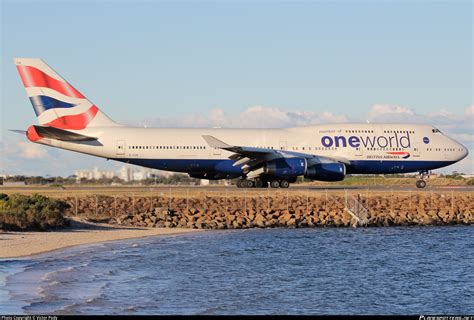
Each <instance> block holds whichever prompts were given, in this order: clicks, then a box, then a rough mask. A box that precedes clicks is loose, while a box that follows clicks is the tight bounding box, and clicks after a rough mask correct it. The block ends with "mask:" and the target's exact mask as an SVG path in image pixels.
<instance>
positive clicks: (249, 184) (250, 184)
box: [245, 180, 255, 188]
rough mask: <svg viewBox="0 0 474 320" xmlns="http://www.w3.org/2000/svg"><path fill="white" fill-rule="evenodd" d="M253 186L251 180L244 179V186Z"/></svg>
mask: <svg viewBox="0 0 474 320" xmlns="http://www.w3.org/2000/svg"><path fill="white" fill-rule="evenodd" d="M254 186H255V184H254V182H253V181H252V180H245V187H247V188H253V187H254Z"/></svg>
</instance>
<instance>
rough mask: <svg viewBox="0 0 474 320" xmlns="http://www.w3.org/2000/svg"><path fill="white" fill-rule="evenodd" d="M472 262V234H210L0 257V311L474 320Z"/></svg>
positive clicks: (454, 230)
mask: <svg viewBox="0 0 474 320" xmlns="http://www.w3.org/2000/svg"><path fill="white" fill-rule="evenodd" d="M473 266H474V227H469V226H453V227H400V228H367V229H362V228H359V229H350V228H341V229H337V228H327V229H268V230H242V231H210V232H204V233H199V234H187V235H178V236H163V237H154V238H147V239H140V240H137V239H135V240H127V241H119V242H109V243H104V244H97V245H88V246H81V247H76V248H72V249H65V250H62V251H59V252H55V253H49V254H45V255H41V256H37V257H34V258H28V259H14V260H0V311H1V312H0V313H5V312H7V313H26V314H29V313H40V314H46V313H55V314H372V313H375V314H424V313H430V314H433V313H436V314H446V313H450V314H473V313H474V272H473ZM2 282H3V285H2Z"/></svg>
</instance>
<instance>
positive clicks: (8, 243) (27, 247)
mask: <svg viewBox="0 0 474 320" xmlns="http://www.w3.org/2000/svg"><path fill="white" fill-rule="evenodd" d="M189 232H199V230H197V229H185V228H172V229H171V228H146V227H125V226H114V225H109V224H102V223H90V222H85V221H82V220H80V219H71V225H70V226H69V227H67V228H64V229H61V230H53V231H48V232H33V231H32V232H1V233H0V258H19V257H26V256H31V255H35V254H39V253H45V252H49V251H53V250H58V249H63V248H67V247H72V246H77V245H83V244H93V243H99V242H106V241H114V240H124V239H132V238H143V237H149V236H160V235H174V234H181V233H189Z"/></svg>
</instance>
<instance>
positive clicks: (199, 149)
mask: <svg viewBox="0 0 474 320" xmlns="http://www.w3.org/2000/svg"><path fill="white" fill-rule="evenodd" d="M15 64H16V67H17V69H18V72H19V73H20V77H21V80H22V82H23V85H24V86H25V89H26V92H27V94H28V97H29V98H30V101H31V103H32V105H33V109H34V111H35V113H36V116H37V117H38V121H39V124H40V125H32V126H30V127H29V128H28V130H27V131H26V132H25V134H26V136H27V137H28V139H29V140H30V141H32V142H35V143H41V144H45V145H49V146H53V147H57V148H61V149H66V150H71V151H76V152H80V153H85V154H89V155H93V156H98V157H102V158H106V159H113V160H117V161H122V162H125V163H131V164H135V165H139V166H143V167H148V168H154V169H160V170H168V171H175V172H185V173H188V174H189V175H190V176H191V177H195V178H202V179H234V178H239V177H240V178H241V179H239V180H238V183H237V186H238V187H247V188H249V187H258V188H261V187H268V186H269V185H270V186H271V187H272V188H279V187H280V188H287V187H288V186H289V184H290V183H291V182H295V181H296V179H297V177H299V176H303V177H305V178H307V179H312V180H322V181H340V180H343V179H344V177H345V176H346V174H375V173H377V174H380V173H386V174H388V173H404V172H419V173H420V179H419V180H418V181H417V187H419V188H423V187H425V186H426V181H425V178H426V177H427V174H428V172H429V170H432V169H437V168H441V167H445V166H448V165H451V164H453V163H455V162H458V161H460V160H461V159H463V158H465V157H466V156H467V154H468V151H467V149H466V147H464V146H463V145H461V144H460V143H458V142H456V141H455V140H453V139H451V138H450V137H448V136H446V135H445V134H443V133H442V132H440V131H439V130H438V129H436V128H434V127H432V126H429V125H415V124H388V123H378V124H365V123H343V124H324V125H314V126H305V127H296V128H286V129H215V128H214V129H210V128H203V129H198V128H136V127H126V126H123V125H119V124H117V123H115V122H114V121H112V120H111V119H110V118H109V117H108V116H107V115H105V113H103V112H102V111H101V110H100V109H99V108H98V107H97V106H96V105H94V104H93V103H92V102H90V101H89V100H88V99H87V98H86V97H85V96H84V95H83V94H82V93H80V92H79V91H78V90H76V89H75V88H74V87H73V86H72V85H70V84H69V83H68V82H67V81H66V80H64V79H63V78H62V77H61V76H60V75H58V74H57V73H56V72H55V71H54V70H53V69H51V68H50V67H49V66H48V65H47V64H46V63H44V62H43V61H42V60H41V59H25V58H16V59H15Z"/></svg>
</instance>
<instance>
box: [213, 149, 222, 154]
mask: <svg viewBox="0 0 474 320" xmlns="http://www.w3.org/2000/svg"><path fill="white" fill-rule="evenodd" d="M221 154H222V149H220V148H213V150H212V155H214V156H220V155H221Z"/></svg>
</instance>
